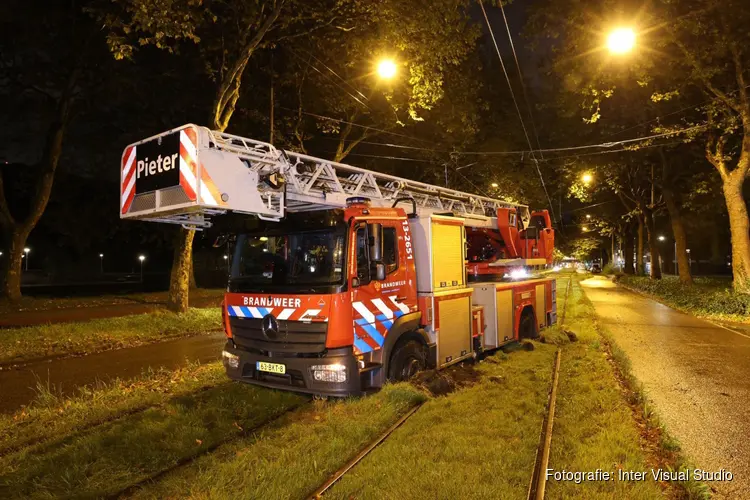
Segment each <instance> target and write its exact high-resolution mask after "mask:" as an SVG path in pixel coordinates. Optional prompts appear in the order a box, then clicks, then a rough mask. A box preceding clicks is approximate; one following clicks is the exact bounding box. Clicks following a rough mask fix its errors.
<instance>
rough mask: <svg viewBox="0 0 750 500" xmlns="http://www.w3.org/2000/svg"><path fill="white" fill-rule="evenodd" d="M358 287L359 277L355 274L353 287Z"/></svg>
mask: <svg viewBox="0 0 750 500" xmlns="http://www.w3.org/2000/svg"><path fill="white" fill-rule="evenodd" d="M358 287H359V278H358V277H356V276H355V277H354V278H352V288H358Z"/></svg>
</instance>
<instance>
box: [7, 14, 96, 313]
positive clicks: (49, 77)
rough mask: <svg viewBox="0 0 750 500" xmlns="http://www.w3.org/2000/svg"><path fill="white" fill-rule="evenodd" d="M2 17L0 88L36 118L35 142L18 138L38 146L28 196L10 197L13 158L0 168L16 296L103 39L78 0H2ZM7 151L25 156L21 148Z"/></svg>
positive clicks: (28, 117)
mask: <svg viewBox="0 0 750 500" xmlns="http://www.w3.org/2000/svg"><path fill="white" fill-rule="evenodd" d="M0 19H2V21H3V23H2V27H1V29H0V31H1V32H2V33H3V35H2V37H3V40H2V42H3V43H2V44H3V46H4V47H7V48H8V49H9V50H7V51H6V50H3V51H2V52H1V53H0V95H1V96H2V97H3V99H4V100H6V101H7V102H6V104H5V105H3V108H4V109H6V110H8V111H10V112H11V113H13V114H16V115H20V116H24V117H25V120H24V121H25V122H26V123H34V124H39V126H38V127H36V128H35V129H34V131H33V132H32V133H33V135H32V137H33V138H35V140H34V142H35V143H36V144H35V147H33V148H32V147H31V145H29V144H28V143H27V142H26V141H19V142H18V143H17V144H19V145H22V146H21V147H23V146H27V147H30V149H32V150H37V149H38V151H39V152H40V154H39V156H38V157H37V158H35V159H34V160H33V161H35V165H34V173H33V177H34V180H33V182H32V186H31V187H30V195H29V196H28V197H27V198H26V199H24V200H23V202H20V203H16V204H13V203H10V202H9V197H8V196H7V192H9V191H12V190H13V187H12V186H6V179H8V178H9V177H10V176H9V175H6V174H8V173H10V172H6V171H7V170H8V169H9V168H10V167H11V166H12V165H10V164H8V165H5V166H4V168H3V169H1V170H0V230H2V236H3V240H5V242H6V244H7V245H8V257H7V258H6V259H3V269H2V289H1V290H0V298H4V299H8V300H18V299H20V297H21V262H22V256H23V254H24V247H25V246H26V241H27V239H28V237H29V234H31V232H32V231H33V230H34V228H35V227H36V225H37V223H38V222H39V219H40V218H41V217H42V214H43V213H44V211H45V209H46V207H47V203H48V201H49V198H50V194H51V193H52V186H53V184H54V179H55V174H56V172H57V168H58V165H59V163H60V158H61V156H62V152H63V143H64V140H65V136H66V133H67V130H68V126H69V125H70V122H71V120H72V118H73V116H74V107H75V105H76V103H77V101H78V100H79V99H80V96H81V94H82V92H83V90H84V89H85V87H86V84H87V83H89V82H90V80H91V76H92V74H91V73H90V72H89V70H90V69H91V67H92V65H93V62H94V60H95V58H96V50H97V48H98V45H97V44H96V41H95V40H94V38H93V35H94V34H95V33H96V31H95V28H94V27H93V26H92V24H91V22H90V20H88V19H87V18H86V17H85V16H83V15H82V12H81V11H80V9H79V8H78V6H77V5H76V4H69V3H67V2H55V3H53V4H52V5H45V6H44V7H41V6H39V5H37V4H36V3H34V2H27V3H21V2H18V3H17V4H15V5H12V4H4V5H3V9H2V11H0ZM60 27H63V28H60ZM102 48H103V47H102ZM11 123H16V122H11ZM6 126H7V125H6ZM36 138H38V139H36ZM6 146H7V147H12V146H11V144H10V143H9V144H7V145H6ZM17 147H18V146H17ZM8 154H9V155H14V156H15V155H26V153H25V152H18V151H17V150H16V151H11V152H9V153H8ZM14 205H15V206H14Z"/></svg>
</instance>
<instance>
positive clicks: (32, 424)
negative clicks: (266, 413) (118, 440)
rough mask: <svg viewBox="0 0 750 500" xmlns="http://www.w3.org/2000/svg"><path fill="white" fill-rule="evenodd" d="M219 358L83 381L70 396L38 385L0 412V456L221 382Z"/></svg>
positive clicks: (63, 436) (222, 380)
mask: <svg viewBox="0 0 750 500" xmlns="http://www.w3.org/2000/svg"><path fill="white" fill-rule="evenodd" d="M227 382H228V380H227V378H226V375H225V372H224V368H223V366H222V365H221V363H220V362H215V363H210V364H206V365H199V364H197V363H196V364H189V365H187V366H185V367H182V368H179V369H177V370H167V369H164V368H161V369H158V370H151V369H149V370H147V371H145V372H144V374H143V375H142V376H140V377H136V378H133V379H129V380H120V379H117V380H114V381H112V382H109V383H99V384H97V385H96V386H94V387H88V386H84V387H81V388H79V389H78V393H77V394H75V395H73V396H70V397H62V396H60V395H58V394H56V393H53V392H51V391H49V389H47V388H46V387H45V386H41V385H40V387H39V395H38V396H37V398H36V400H35V401H34V402H32V404H31V405H29V406H28V407H26V408H24V409H23V410H21V411H19V412H17V413H15V414H13V415H0V429H3V432H2V433H0V455H6V454H8V453H9V452H11V451H17V450H19V449H21V448H23V447H26V446H31V445H34V444H38V443H42V442H45V441H48V440H59V439H63V438H65V437H67V436H68V435H70V434H73V433H80V432H83V431H85V430H87V429H89V428H91V427H94V426H97V425H101V424H103V423H107V422H110V421H113V420H115V419H117V418H121V417H123V416H126V415H129V414H133V413H136V412H139V411H143V410H145V409H148V408H149V407H151V406H154V405H158V404H163V403H165V402H167V401H168V400H169V399H170V398H172V397H176V396H182V395H185V394H191V393H195V392H198V391H201V390H205V389H208V388H211V387H214V386H217V385H222V384H227Z"/></svg>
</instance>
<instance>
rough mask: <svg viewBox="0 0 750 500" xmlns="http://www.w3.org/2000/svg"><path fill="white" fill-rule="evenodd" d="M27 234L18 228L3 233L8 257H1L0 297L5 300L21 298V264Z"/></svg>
mask: <svg viewBox="0 0 750 500" xmlns="http://www.w3.org/2000/svg"><path fill="white" fill-rule="evenodd" d="M27 236H28V235H25V234H23V233H21V232H20V231H19V230H18V229H14V230H12V231H10V232H6V233H5V240H6V241H7V242H9V247H8V258H7V259H3V277H4V279H3V284H2V298H3V299H5V300H10V301H13V302H15V301H17V300H20V299H21V269H22V268H21V266H22V265H23V248H24V246H25V245H26V237H27Z"/></svg>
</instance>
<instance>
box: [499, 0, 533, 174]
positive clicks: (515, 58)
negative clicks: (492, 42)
mask: <svg viewBox="0 0 750 500" xmlns="http://www.w3.org/2000/svg"><path fill="white" fill-rule="evenodd" d="M498 3H499V4H500V12H502V14H503V21H504V22H505V30H506V31H507V32H508V41H509V42H510V49H511V51H512V52H513V59H514V60H515V61H516V70H517V71H518V81H519V82H520V83H521V92H522V94H523V100H524V101H525V102H526V109H527V110H528V112H529V120H530V121H531V130H532V131H533V132H534V139H536V147H537V149H538V151H539V157H540V158H541V159H542V161H544V154H543V153H542V145H541V143H540V142H539V134H538V133H537V130H536V124H535V123H534V113H533V111H532V110H531V104H530V103H529V97H528V94H527V92H526V84H525V83H524V81H523V73H522V72H521V65H520V64H519V63H518V55H516V46H515V45H514V44H513V35H511V33H510V26H509V25H508V18H507V17H505V9H504V8H503V2H498Z"/></svg>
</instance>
